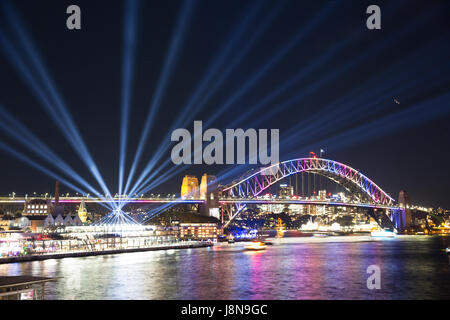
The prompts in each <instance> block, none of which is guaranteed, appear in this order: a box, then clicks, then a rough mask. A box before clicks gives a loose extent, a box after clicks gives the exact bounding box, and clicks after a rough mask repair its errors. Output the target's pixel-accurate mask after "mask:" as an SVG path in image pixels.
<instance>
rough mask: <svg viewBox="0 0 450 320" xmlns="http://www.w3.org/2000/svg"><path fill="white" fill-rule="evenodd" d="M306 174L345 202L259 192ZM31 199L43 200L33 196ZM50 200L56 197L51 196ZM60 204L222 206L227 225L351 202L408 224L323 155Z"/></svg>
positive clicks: (399, 211)
mask: <svg viewBox="0 0 450 320" xmlns="http://www.w3.org/2000/svg"><path fill="white" fill-rule="evenodd" d="M301 173H310V174H314V175H318V176H321V177H325V178H326V179H328V180H331V181H332V182H334V183H336V184H337V185H339V186H340V187H342V188H344V189H345V190H346V192H347V193H348V194H349V195H350V197H348V199H347V200H346V201H336V200H335V199H320V200H318V199H314V198H313V199H311V198H306V197H305V198H303V197H287V198H282V197H278V198H276V197H271V198H267V197H263V196H262V194H263V192H264V191H265V190H268V188H270V187H271V186H272V185H274V184H276V183H278V182H279V181H281V180H283V179H284V178H287V177H289V176H291V175H296V174H301ZM32 199H46V198H42V197H41V198H40V197H33V198H32ZM29 200H30V198H29V197H27V198H25V197H16V196H10V197H1V198H0V204H21V203H25V202H27V201H29ZM51 201H53V202H54V200H51ZM59 202H60V203H81V202H85V203H99V204H107V203H113V204H121V206H123V205H124V204H160V205H165V206H171V205H178V204H194V205H198V207H199V208H200V211H201V212H203V214H206V215H208V214H209V212H210V210H211V209H216V210H218V211H220V214H219V215H220V219H221V220H222V224H223V226H224V227H226V226H228V225H229V224H230V223H231V222H232V221H233V220H234V219H235V218H236V217H237V216H238V215H239V214H241V213H242V212H243V211H244V210H245V209H246V208H248V207H250V206H254V205H262V204H282V205H309V206H336V207H353V208H362V209H364V210H366V212H367V214H368V215H369V216H371V217H372V218H374V219H375V220H376V221H377V222H378V223H379V224H380V226H381V227H383V228H390V229H395V230H397V231H401V230H404V229H405V228H407V226H408V220H409V218H408V208H407V204H406V203H398V202H397V201H396V200H394V199H393V198H392V197H391V196H389V195H388V194H387V193H386V192H385V191H383V189H381V188H380V187H379V186H378V185H377V184H375V182H373V180H371V179H369V178H368V177H367V176H365V175H364V174H362V173H361V172H359V171H358V170H355V169H353V168H351V167H350V166H348V165H345V164H343V163H340V162H337V161H333V160H329V159H322V158H316V157H313V158H298V159H292V160H288V161H283V162H280V163H277V164H275V165H272V166H270V167H265V168H262V169H260V170H258V171H256V172H252V173H251V174H247V175H244V176H242V177H239V178H238V179H236V180H234V181H233V182H231V183H229V184H227V185H225V186H220V185H215V184H214V183H213V182H212V183H208V187H207V190H205V191H204V192H203V194H202V193H200V196H198V195H195V196H187V197H186V196H184V197H179V198H175V197H162V198H161V197H144V196H141V197H128V196H116V197H105V198H94V197H90V196H83V197H64V196H62V197H60V198H59Z"/></svg>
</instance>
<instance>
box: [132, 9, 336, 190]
mask: <svg viewBox="0 0 450 320" xmlns="http://www.w3.org/2000/svg"><path fill="white" fill-rule="evenodd" d="M334 7H335V4H334V3H331V4H330V5H327V6H326V7H325V8H324V9H322V10H321V11H320V12H319V13H318V14H317V15H316V16H315V17H314V18H312V19H311V21H309V22H308V23H307V25H306V26H302V28H300V29H299V30H298V32H297V33H296V35H295V37H293V38H292V39H290V40H289V41H288V42H287V43H285V45H284V46H283V47H282V49H281V50H278V51H277V53H276V54H275V55H274V56H273V57H272V58H271V59H270V60H269V62H267V63H266V64H265V65H264V66H263V67H261V68H259V71H257V72H256V73H255V74H254V75H253V76H252V77H251V79H250V80H249V81H247V82H246V83H245V84H244V85H243V86H241V87H240V88H239V89H238V90H237V91H236V92H235V93H234V94H233V95H232V96H231V97H230V98H229V99H227V101H226V102H225V103H224V104H223V105H222V106H220V107H219V108H216V110H215V112H214V113H213V114H212V115H211V118H210V119H209V120H208V122H207V126H208V125H209V124H210V123H211V122H212V121H213V120H214V119H217V117H219V116H220V115H221V114H223V113H224V112H225V111H226V110H228V108H229V107H230V106H231V105H232V104H233V103H234V102H235V101H236V100H237V99H238V98H240V97H241V96H242V95H243V94H244V93H245V92H247V91H248V90H250V89H251V88H252V87H253V86H254V85H255V84H256V83H257V82H258V81H259V80H260V79H261V78H262V77H263V76H264V75H265V74H266V73H267V72H268V71H269V70H270V69H271V68H273V67H274V66H275V65H276V64H277V63H278V62H279V61H280V60H281V59H282V58H283V57H284V56H286V55H287V54H288V53H289V51H290V50H292V48H294V47H295V46H296V45H298V43H299V42H301V41H302V40H303V39H304V38H306V36H308V35H309V34H310V33H311V31H312V30H313V29H314V28H315V27H317V26H318V25H319V23H320V22H322V21H323V19H324V18H326V16H328V15H329V14H330V13H331V12H332V10H333V9H334ZM269 21H270V20H269ZM203 101H205V100H203ZM205 102H206V101H205ZM193 139H195V137H192V138H191V140H193ZM159 154H161V155H162V154H163V152H160V153H159ZM152 165H153V162H150V164H149V166H148V167H147V168H145V170H144V172H143V174H142V175H141V177H140V178H139V180H138V181H137V182H136V185H135V188H136V189H138V188H142V187H141V181H142V180H143V179H144V178H145V176H146V174H148V172H149V171H150V170H151V168H150V166H152ZM148 180H149V179H147V180H146V181H148Z"/></svg>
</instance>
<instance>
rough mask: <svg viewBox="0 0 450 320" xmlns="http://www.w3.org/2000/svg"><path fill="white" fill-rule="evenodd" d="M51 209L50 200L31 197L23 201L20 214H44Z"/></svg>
mask: <svg viewBox="0 0 450 320" xmlns="http://www.w3.org/2000/svg"><path fill="white" fill-rule="evenodd" d="M51 209H52V205H51V202H50V200H43V199H31V200H29V201H26V202H25V206H24V208H23V213H22V214H23V215H24V216H39V215H40V216H46V215H48V214H49V213H50V212H51Z"/></svg>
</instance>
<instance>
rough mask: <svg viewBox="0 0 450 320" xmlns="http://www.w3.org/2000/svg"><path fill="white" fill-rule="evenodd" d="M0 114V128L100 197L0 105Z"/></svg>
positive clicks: (98, 194)
mask: <svg viewBox="0 0 450 320" xmlns="http://www.w3.org/2000/svg"><path fill="white" fill-rule="evenodd" d="M0 114H1V115H2V117H1V118H0V130H2V131H4V132H5V133H6V134H7V135H8V136H10V137H11V138H12V139H14V140H16V141H18V142H19V143H21V144H22V145H24V146H25V147H27V148H28V149H29V150H31V151H33V152H34V154H35V155H37V156H38V157H40V158H42V159H44V160H45V161H46V162H48V163H49V164H51V165H53V166H55V167H57V168H58V169H59V170H61V171H62V172H64V173H65V174H67V175H68V176H70V177H71V178H72V179H74V180H75V181H77V182H78V183H79V184H80V185H82V186H83V187H84V188H86V189H87V190H89V191H90V192H91V193H93V194H95V195H96V196H98V197H102V196H101V195H100V193H99V192H98V191H97V190H96V189H94V188H93V187H92V186H91V185H90V184H89V183H87V182H86V180H84V179H83V178H82V177H81V176H80V175H79V174H78V173H76V172H75V171H74V170H73V169H72V168H71V167H70V166H69V165H68V164H67V163H66V162H65V161H64V160H62V159H61V158H60V157H59V156H58V155H56V154H55V153H54V152H53V151H52V150H51V149H50V148H49V147H48V146H47V145H45V144H44V143H43V142H42V141H41V140H40V139H39V138H37V137H36V136H35V135H34V134H33V133H32V132H31V131H30V130H29V129H28V128H27V127H25V126H24V125H23V124H22V123H21V122H20V121H18V120H17V119H15V118H14V117H13V116H12V115H11V114H10V113H9V112H8V111H7V110H6V109H5V108H4V107H3V106H2V105H0Z"/></svg>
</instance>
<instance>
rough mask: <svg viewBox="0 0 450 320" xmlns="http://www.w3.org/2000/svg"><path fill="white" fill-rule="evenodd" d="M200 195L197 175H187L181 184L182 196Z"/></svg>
mask: <svg viewBox="0 0 450 320" xmlns="http://www.w3.org/2000/svg"><path fill="white" fill-rule="evenodd" d="M198 196H199V190H198V179H197V177H195V176H191V175H185V176H184V178H183V182H182V184H181V198H183V199H186V198H197V197H198Z"/></svg>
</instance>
